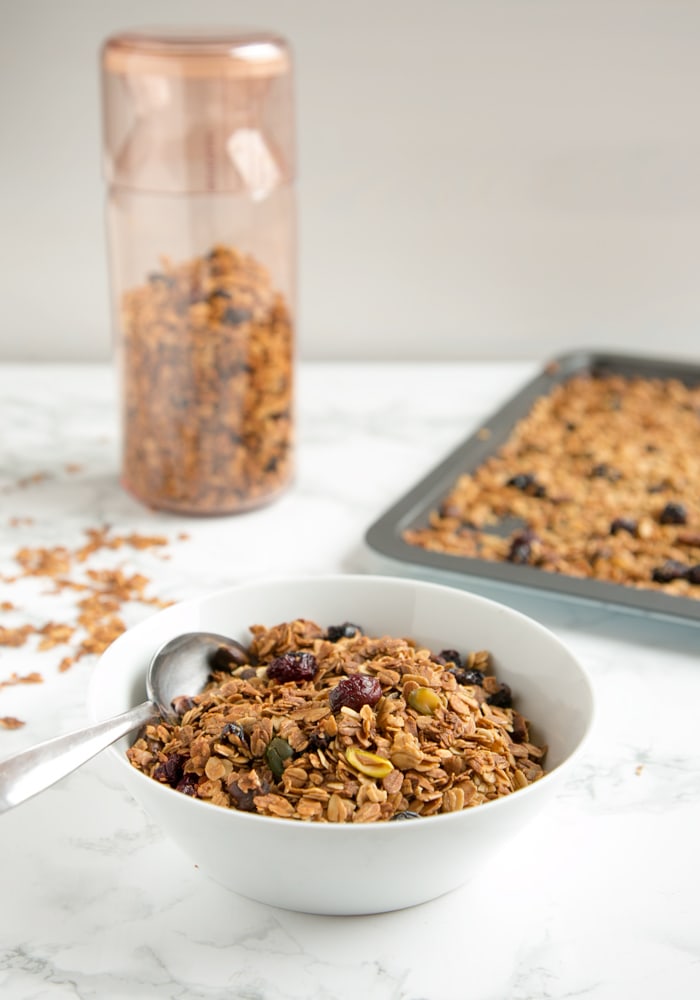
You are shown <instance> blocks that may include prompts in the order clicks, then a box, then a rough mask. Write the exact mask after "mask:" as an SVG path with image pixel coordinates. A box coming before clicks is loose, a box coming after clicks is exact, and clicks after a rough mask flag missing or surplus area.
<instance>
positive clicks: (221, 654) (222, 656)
mask: <svg viewBox="0 0 700 1000" xmlns="http://www.w3.org/2000/svg"><path fill="white" fill-rule="evenodd" d="M247 663H250V656H249V655H248V650H247V649H246V648H245V646H242V645H241V644H240V642H236V641H235V639H231V640H230V642H227V643H226V645H223V644H222V645H221V646H218V647H217V648H216V649H215V650H214V651H213V652H212V653H211V654H210V656H209V665H210V666H211V667H212V669H214V670H232V669H233V668H234V667H242V666H245V665H246V664H247Z"/></svg>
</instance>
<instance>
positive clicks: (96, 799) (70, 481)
mask: <svg viewBox="0 0 700 1000" xmlns="http://www.w3.org/2000/svg"><path fill="white" fill-rule="evenodd" d="M534 370H535V366H534V365H531V364H526V363H502V364H498V363H493V364H486V363H484V364H466V363H464V364H463V363H459V364H456V363H455V364H449V365H446V364H434V365H426V364H420V365H411V364H358V363H351V364H320V363H318V364H306V365H303V366H302V367H301V369H300V373H299V394H298V399H299V439H300V441H299V454H298V475H297V479H296V482H295V485H294V487H293V488H292V489H291V490H290V491H289V492H288V493H287V494H286V495H285V496H283V497H282V498H281V499H280V500H278V501H277V502H276V503H274V504H273V505H271V506H269V507H267V508H264V509H262V510H259V511H255V512H251V513H249V514H245V515H241V516H239V517H227V518H206V519H194V518H181V517H176V516H172V515H165V514H157V513H154V512H152V511H149V510H147V509H145V508H143V507H141V506H140V505H139V504H138V503H136V502H135V501H134V500H133V499H131V498H130V497H129V496H128V495H126V494H125V493H124V492H123V491H122V490H121V488H120V486H119V482H118V452H117V426H116V422H117V420H116V401H115V399H116V397H115V386H114V378H113V373H112V370H111V369H110V368H109V367H108V366H80V365H54V366H52V365H34V366H32V365H27V366H5V367H1V368H0V421H1V425H2V459H1V466H0V576H1V577H2V581H0V608H1V609H2V610H0V626H2V627H3V628H4V629H15V628H19V629H22V627H23V626H31V628H32V629H33V630H34V631H33V632H31V633H29V634H28V635H27V634H25V635H24V641H23V642H21V644H19V645H16V646H11V645H0V718H3V719H16V720H18V722H22V723H23V725H16V728H0V758H2V757H5V756H8V755H10V754H12V753H14V752H16V751H19V750H21V749H24V748H25V747H28V746H30V745H32V744H34V743H36V742H38V741H40V740H43V739H46V738H48V737H50V736H53V735H57V734H59V733H63V732H67V731H69V730H71V729H74V728H76V727H78V726H80V725H82V724H83V723H84V722H85V721H86V715H85V692H86V688H87V685H88V683H89V680H90V675H91V668H92V666H93V664H94V662H95V657H94V655H93V654H88V655H85V656H83V657H82V658H81V659H79V660H78V661H77V662H76V663H74V664H73V665H72V666H71V667H70V669H67V670H60V669H59V667H60V664H61V662H62V661H63V660H64V658H65V656H66V654H67V652H70V651H71V642H75V641H76V640H75V638H73V639H72V640H69V643H68V644H67V645H66V644H63V645H60V644H59V645H55V646H50V647H49V648H44V649H39V645H40V643H41V641H42V640H44V641H46V640H47V639H48V637H49V636H50V635H51V630H48V631H47V630H46V629H44V631H43V632H42V633H37V631H36V630H38V629H41V628H44V626H45V625H46V623H47V622H51V623H54V624H56V623H72V624H75V621H76V616H77V613H78V612H77V592H73V591H67V590H65V589H64V590H62V591H61V592H59V593H55V592H53V593H52V592H51V591H52V588H51V586H50V581H49V580H48V579H47V578H41V577H36V576H31V577H25V578H21V579H16V580H14V581H13V582H8V580H7V578H8V577H12V576H13V575H16V574H17V571H18V562H17V557H18V554H19V553H20V552H21V550H22V549H36V548H42V547H45V548H50V549H51V548H54V547H56V546H63V547H66V548H67V549H68V550H69V551H70V552H73V553H74V552H77V551H78V550H79V549H80V547H81V546H82V545H83V543H84V542H85V540H86V534H85V532H86V531H88V530H89V529H96V528H100V527H103V526H105V525H109V526H110V530H111V532H112V533H113V534H115V535H119V536H122V537H126V536H128V535H130V534H133V533H141V534H147V535H154V534H157V535H162V536H164V537H165V538H166V540H167V544H166V545H165V546H161V547H159V548H146V549H135V548H133V547H131V546H129V545H124V546H123V547H121V548H118V549H114V550H105V551H101V552H98V553H95V554H93V555H92V556H91V557H90V559H92V560H94V561H93V562H90V561H89V560H88V561H87V562H86V563H84V564H81V572H87V570H88V569H89V568H90V567H91V566H94V567H95V568H98V569H99V568H102V569H104V568H108V569H115V568H118V569H120V570H121V571H122V572H123V573H125V574H127V576H128V575H129V574H133V573H141V574H143V575H144V576H145V577H147V578H148V580H149V581H150V582H149V585H148V588H147V591H146V593H147V594H149V595H153V596H157V597H159V598H161V599H163V600H176V599H180V598H187V597H191V596H194V595H196V594H198V593H200V592H202V591H203V590H208V589H211V588H215V587H220V586H225V585H228V584H231V583H235V582H239V581H242V580H247V579H251V578H262V577H265V576H269V575H283V574H285V573H300V574H316V573H324V572H333V571H358V570H360V571H361V570H363V569H365V568H366V566H365V563H364V555H363V552H362V548H361V544H360V543H361V540H362V537H363V535H364V532H365V529H366V528H367V527H368V526H369V525H370V524H371V523H372V522H373V521H374V520H375V519H376V518H377V517H378V516H379V515H380V514H381V513H382V512H383V511H384V510H385V509H386V508H387V507H388V506H389V505H390V504H391V503H393V501H394V500H395V499H397V498H398V497H399V496H400V495H401V494H402V493H403V492H404V491H405V490H406V489H407V488H408V487H409V486H411V485H413V484H414V483H415V482H416V481H417V480H418V479H419V478H420V477H421V476H422V475H423V474H424V473H425V472H427V471H428V470H429V469H430V468H431V467H432V466H433V465H434V464H435V463H436V462H437V460H438V459H440V458H441V457H443V456H444V455H445V454H446V453H447V452H448V451H449V450H450V449H451V448H452V447H453V446H454V445H455V444H457V443H458V442H459V441H460V440H461V439H462V438H464V437H465V436H466V435H467V434H468V433H470V432H471V431H473V430H474V429H475V428H477V427H478V426H479V425H480V422H481V421H482V420H484V418H485V417H487V416H488V415H489V414H490V413H491V412H492V411H493V410H494V409H495V408H496V407H497V405H498V404H499V403H500V402H501V401H502V400H503V399H504V398H505V397H506V396H507V395H508V394H509V393H510V392H511V391H512V390H513V389H515V388H516V387H518V386H519V385H520V384H521V383H522V382H524V381H525V380H526V379H527V378H528V377H529V376H530V374H531V373H532V372H533V371H534ZM518 603H519V605H520V607H521V610H525V611H526V612H527V613H529V614H531V615H532V616H533V617H535V618H538V619H539V620H540V621H542V622H543V623H544V624H545V625H547V626H548V627H550V628H551V629H552V630H553V631H555V632H556V633H557V634H558V635H559V636H560V637H561V638H562V639H563V640H564V641H565V642H566V643H568V644H569V646H570V647H571V649H572V650H573V651H574V652H575V653H576V655H578V657H579V658H580V660H581V661H582V663H583V664H584V666H585V667H586V668H587V670H588V671H589V673H590V676H591V678H592V681H593V684H594V687H595V691H596V695H597V699H598V703H599V710H598V715H597V720H596V724H595V728H594V732H593V736H592V739H591V741H590V743H589V747H588V752H587V754H586V756H585V758H584V759H583V760H582V761H581V763H580V765H579V767H578V769H577V771H576V773H575V774H574V775H573V776H572V777H571V779H570V780H569V781H568V783H567V784H566V785H565V787H564V788H563V790H562V791H561V793H560V794H559V795H558V797H557V799H556V800H555V801H554V803H553V804H552V805H551V806H550V807H549V808H548V809H547V811H546V813H545V814H544V815H543V816H542V817H541V818H540V819H538V820H537V821H536V822H535V823H533V824H532V825H531V826H530V827H529V828H528V829H527V830H525V831H524V832H523V833H522V834H521V835H520V837H519V838H518V839H516V841H515V844H514V846H513V847H512V848H511V850H510V852H509V853H508V854H506V855H504V856H502V857H501V858H499V860H498V861H497V862H496V863H494V864H493V865H492V866H491V867H490V868H489V869H488V870H486V871H484V872H483V874H482V875H481V876H479V877H478V878H477V879H476V880H474V881H473V882H471V883H470V884H468V885H466V886H464V887H463V888H462V889H460V890H458V891H456V892H454V893H451V894H450V895H448V896H445V897H443V898H441V899H438V900H436V901H434V902H432V903H428V904H425V905H423V906H420V907H416V908H413V909H409V910H404V911H401V912H397V913H390V914H383V915H379V916H368V917H352V918H342V917H332V918H331V917H319V916H309V915H305V914H299V913H292V912H287V911H283V910H276V909H273V908H270V907H267V906H264V905H261V904H258V903H254V902H251V901H248V900H246V899H242V898H240V897H237V896H235V895H233V894H231V893H228V892H227V891H226V890H224V889H221V888H220V887H219V886H217V885H216V884H214V883H212V882H210V881H208V880H207V879H205V877H204V876H202V875H200V874H199V872H197V871H196V870H194V869H193V867H192V865H191V864H190V863H189V862H188V861H187V859H185V858H184V856H182V855H181V854H180V852H179V850H178V849H177V848H176V847H175V846H174V845H172V844H171V843H170V842H169V840H168V839H167V838H166V837H165V836H164V835H163V834H162V833H161V832H160V831H159V830H158V829H156V828H155V827H154V826H153V825H152V824H151V823H150V822H149V820H148V818H147V817H146V816H145V815H144V814H143V813H142V811H141V809H140V808H139V807H138V806H137V805H136V804H135V803H134V802H133V801H132V800H131V799H130V798H129V796H128V795H127V794H126V793H125V792H123V791H122V790H121V789H120V788H119V787H116V786H115V784H114V780H113V776H112V771H111V769H109V768H108V766H107V762H106V761H105V760H104V758H101V757H97V758H96V759H94V760H93V761H91V762H90V763H89V764H87V765H85V766H84V767H83V768H82V769H81V770H80V771H78V772H76V773H74V774H73V775H71V776H70V777H68V778H66V779H64V780H63V781H61V782H60V783H59V784H58V785H56V786H55V787H53V788H52V789H50V790H48V791H47V792H45V793H43V794H42V795H39V796H37V797H35V798H34V799H32V800H30V801H28V802H26V803H24V804H23V805H21V806H19V807H17V808H16V809H14V810H12V811H10V812H8V813H5V814H4V815H2V816H0V859H1V860H0V871H1V873H2V881H1V894H0V996H2V997H3V1000H30V998H31V1000H34V998H41V1000H44V998H45V1000H69V998H70V1000H73V998H81V1000H92V998H107V1000H120V998H122V997H123V998H135V1000H141V998H143V1000H155V998H177V1000H193V998H207V1000H224V998H225V1000H229V998H245V1000H316V998H318V1000H346V998H347V1000H350V998H355V997H358V996H361V997H363V998H364V1000H467V998H469V1000H560V998H564V997H584V996H585V997H586V998H587V1000H626V998H628V997H629V998H632V997H633V998H635V1000H657V998H658V997H660V996H673V997H674V998H676V1000H679V998H690V997H697V996H700V863H699V861H698V857H699V854H698V841H699V838H700V754H699V753H698V736H697V733H698V705H699V704H700V663H699V661H698V649H699V647H700V630H699V629H698V628H696V627H693V626H692V625H683V624H671V623H660V622H655V621H652V620H648V619H643V618H641V617H635V616H632V615H628V614H624V613H621V612H614V611H612V610H607V609H604V608H600V607H592V606H591V607H584V606H578V605H575V604H566V605H564V604H562V605H561V606H559V605H557V604H556V603H555V602H552V601H547V602H546V601H545V600H544V599H542V600H540V599H538V598H537V597H528V598H523V599H522V600H520V601H519V602H518ZM153 610H154V608H153V606H152V605H144V604H141V603H139V602H133V603H132V604H131V605H129V606H127V607H125V609H124V611H123V614H124V617H125V621H126V624H127V625H129V624H134V623H135V622H136V621H137V620H139V618H140V617H143V616H144V614H151V613H153ZM0 634H2V635H3V636H4V638H5V640H7V639H8V636H9V634H8V633H0ZM17 634H18V636H19V639H20V640H21V639H22V633H21V632H20V633H17ZM53 634H54V635H56V633H53ZM77 634H78V633H76V635H77ZM33 672H39V673H40V674H41V676H42V678H43V682H42V683H35V684H22V683H15V684H9V683H3V682H7V681H8V680H12V679H15V680H16V679H17V678H19V677H24V676H26V675H28V674H31V673H33ZM234 849H235V845H234ZM242 860H243V862H244V861H245V859H242ZM429 863H430V859H429V858H417V859H416V864H429Z"/></svg>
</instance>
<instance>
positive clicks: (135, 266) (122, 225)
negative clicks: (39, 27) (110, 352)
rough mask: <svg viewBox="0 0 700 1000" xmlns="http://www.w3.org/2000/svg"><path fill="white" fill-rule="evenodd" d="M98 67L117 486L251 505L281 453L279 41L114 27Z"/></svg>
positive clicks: (286, 422) (283, 287)
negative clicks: (117, 405) (116, 31)
mask: <svg viewBox="0 0 700 1000" xmlns="http://www.w3.org/2000/svg"><path fill="white" fill-rule="evenodd" d="M102 79H103V98H104V139H105V173H106V177H107V181H108V185H109V195H108V209H107V211H108V234H109V256H110V268H111V283H112V298H113V311H114V327H115V339H116V345H115V346H116V354H117V361H118V366H119V372H120V384H121V398H122V437H123V443H122V447H123V453H122V482H123V485H124V487H125V488H126V489H127V490H128V491H129V492H130V493H131V494H133V495H134V496H135V497H136V498H137V499H139V500H140V501H142V502H143V503H145V504H146V505H148V506H150V507H153V508H155V509H161V510H171V511H177V512H180V513H185V514H228V513H235V512H238V511H244V510H248V509H250V508H253V507H257V506H259V505H261V504H264V503H267V502H269V501H271V500H272V499H274V498H275V497H276V496H278V495H279V494H280V493H281V492H282V491H283V490H284V489H285V488H286V487H287V486H288V485H289V483H290V480H291V476H292V468H293V450H294V414H293V389H294V311H295V302H294V300H295V251H296V247H295V240H296V237H295V200H294V189H293V182H294V169H293V161H294V123H293V93H292V65H291V56H290V52H289V49H288V47H287V45H286V43H285V42H284V41H283V40H281V39H279V38H278V37H276V36H274V35H271V34H268V33H265V32H252V33H248V34H234V33H231V34H226V33H221V32H217V33H213V34H208V33H203V34H197V33H194V32H189V33H187V34H179V33H176V32H172V33H142V32H133V33H126V34H120V35H117V36H113V37H112V38H110V39H108V40H107V41H106V43H105V45H104V47H103V50H102Z"/></svg>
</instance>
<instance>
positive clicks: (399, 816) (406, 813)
mask: <svg viewBox="0 0 700 1000" xmlns="http://www.w3.org/2000/svg"><path fill="white" fill-rule="evenodd" d="M404 819H420V813H417V812H413V810H412V809H404V810H402V811H401V812H398V813H394V815H393V816H392V817H391V820H392V821H393V820H398V821H399V822H400V821H401V820H404Z"/></svg>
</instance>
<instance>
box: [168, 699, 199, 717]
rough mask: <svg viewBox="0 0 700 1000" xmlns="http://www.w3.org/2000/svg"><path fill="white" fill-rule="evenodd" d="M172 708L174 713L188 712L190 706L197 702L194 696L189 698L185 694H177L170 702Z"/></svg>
mask: <svg viewBox="0 0 700 1000" xmlns="http://www.w3.org/2000/svg"><path fill="white" fill-rule="evenodd" d="M170 704H171V706H172V710H173V712H174V713H175V715H184V714H185V712H189V710H190V709H191V708H194V706H195V705H196V704H197V703H196V701H195V700H194V698H190V696H189V695H187V694H179V695H177V696H176V697H175V698H173V700H172V701H171V702H170Z"/></svg>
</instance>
